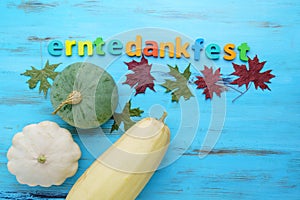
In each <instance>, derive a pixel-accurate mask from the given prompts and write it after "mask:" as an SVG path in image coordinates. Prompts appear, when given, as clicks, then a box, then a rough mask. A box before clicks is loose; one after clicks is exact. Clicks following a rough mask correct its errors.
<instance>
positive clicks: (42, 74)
mask: <svg viewBox="0 0 300 200" xmlns="http://www.w3.org/2000/svg"><path fill="white" fill-rule="evenodd" d="M60 64H61V63H58V64H52V65H50V64H49V61H48V60H47V62H46V64H45V66H44V68H43V69H40V70H39V69H36V68H35V67H33V66H31V68H32V69H31V70H26V72H24V73H22V74H21V75H24V76H30V77H31V78H30V79H29V80H28V81H27V82H26V83H28V85H29V88H30V89H34V88H35V87H36V86H37V84H38V83H40V87H39V92H40V93H41V92H42V91H43V93H44V95H45V96H47V92H48V90H49V88H50V87H51V84H50V83H49V81H48V78H50V79H52V80H54V79H55V77H56V76H57V74H58V72H55V71H54V70H55V69H56V68H57V67H58V66H59V65H60Z"/></svg>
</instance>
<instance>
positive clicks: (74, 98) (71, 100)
mask: <svg viewBox="0 0 300 200" xmlns="http://www.w3.org/2000/svg"><path fill="white" fill-rule="evenodd" d="M81 100H82V96H81V93H80V92H78V91H76V90H74V91H73V92H71V93H70V94H69V95H68V97H67V99H66V100H64V101H63V102H61V103H60V104H59V106H58V107H57V108H56V109H55V110H54V111H53V112H52V114H53V115H55V114H56V113H57V112H58V111H59V110H60V109H61V108H62V107H64V106H65V105H67V104H72V105H75V104H79V103H80V102H81Z"/></svg>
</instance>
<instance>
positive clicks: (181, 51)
mask: <svg viewBox="0 0 300 200" xmlns="http://www.w3.org/2000/svg"><path fill="white" fill-rule="evenodd" d="M175 40H176V58H180V57H181V54H183V56H184V57H186V58H189V57H190V54H189V53H188V52H187V51H186V50H187V48H188V46H189V45H190V44H189V43H188V42H186V43H184V44H183V45H182V46H181V38H180V37H176V39H175Z"/></svg>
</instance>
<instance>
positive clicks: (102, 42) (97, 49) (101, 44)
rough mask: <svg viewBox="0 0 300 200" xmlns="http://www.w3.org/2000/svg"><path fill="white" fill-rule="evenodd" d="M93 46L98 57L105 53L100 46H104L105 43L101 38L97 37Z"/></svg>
mask: <svg viewBox="0 0 300 200" xmlns="http://www.w3.org/2000/svg"><path fill="white" fill-rule="evenodd" d="M94 44H95V45H96V53H97V54H98V55H101V56H103V55H105V52H104V51H103V50H102V46H103V45H104V44H105V42H104V41H103V40H102V37H98V38H97V39H96V40H95V41H94Z"/></svg>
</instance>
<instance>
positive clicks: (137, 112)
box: [110, 101, 144, 132]
mask: <svg viewBox="0 0 300 200" xmlns="http://www.w3.org/2000/svg"><path fill="white" fill-rule="evenodd" d="M143 112H144V111H143V110H141V109H140V108H131V101H129V102H127V103H126V105H125V107H124V108H123V111H122V113H115V114H114V116H113V118H114V123H113V125H112V127H111V130H110V132H113V131H115V130H119V126H120V125H121V123H123V124H124V129H125V131H127V130H128V129H129V128H130V127H131V126H133V125H134V124H135V122H134V121H133V120H132V119H131V118H130V117H140V116H141V114H142V113H143Z"/></svg>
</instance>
